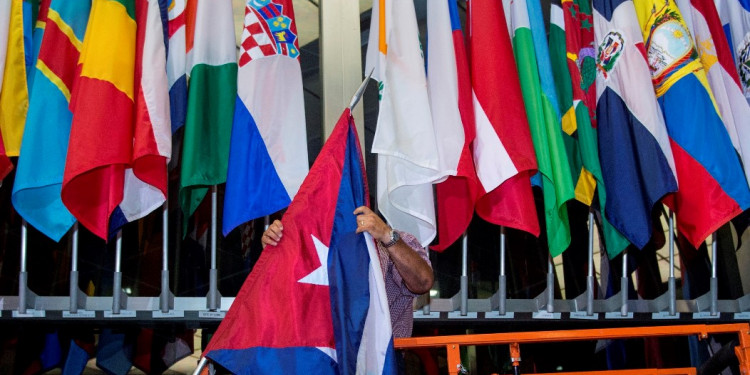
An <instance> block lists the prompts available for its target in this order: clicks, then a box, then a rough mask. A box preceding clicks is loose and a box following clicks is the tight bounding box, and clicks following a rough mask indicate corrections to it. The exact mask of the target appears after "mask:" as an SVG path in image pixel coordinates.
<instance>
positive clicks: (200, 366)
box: [193, 356, 208, 375]
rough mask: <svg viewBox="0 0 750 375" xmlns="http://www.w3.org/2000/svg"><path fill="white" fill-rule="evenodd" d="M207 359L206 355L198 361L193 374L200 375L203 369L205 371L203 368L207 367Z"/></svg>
mask: <svg viewBox="0 0 750 375" xmlns="http://www.w3.org/2000/svg"><path fill="white" fill-rule="evenodd" d="M207 361H208V360H207V359H206V357H205V356H203V357H201V360H200V361H199V362H198V367H196V368H195V370H194V371H193V375H200V373H201V371H203V368H204V367H206V362H207Z"/></svg>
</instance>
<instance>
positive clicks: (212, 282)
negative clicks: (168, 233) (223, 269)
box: [208, 185, 219, 311]
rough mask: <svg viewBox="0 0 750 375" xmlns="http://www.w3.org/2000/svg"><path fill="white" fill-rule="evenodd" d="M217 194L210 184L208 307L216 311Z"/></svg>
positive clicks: (215, 188) (217, 307)
mask: <svg viewBox="0 0 750 375" xmlns="http://www.w3.org/2000/svg"><path fill="white" fill-rule="evenodd" d="M217 196H218V189H217V187H216V185H213V186H211V270H210V271H209V279H208V309H209V310H210V311H216V310H218V309H219V303H218V301H217V300H218V294H219V293H218V290H217V289H218V287H217V283H218V281H217V275H218V272H217V270H216V236H217V232H216V217H217V216H218V215H217V203H216V201H217Z"/></svg>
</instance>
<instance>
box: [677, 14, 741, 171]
mask: <svg viewBox="0 0 750 375" xmlns="http://www.w3.org/2000/svg"><path fill="white" fill-rule="evenodd" d="M677 6H678V7H679V8H680V11H681V12H682V14H683V15H684V17H685V23H686V24H687V26H688V28H689V29H690V33H691V35H692V36H693V38H694V40H695V46H696V47H697V49H698V54H699V55H700V58H701V62H702V63H703V68H704V69H705V70H706V75H707V76H708V83H709V85H710V86H711V92H712V93H713V94H714V99H715V101H716V106H717V107H719V112H720V113H721V119H722V120H723V122H724V127H725V128H726V129H727V133H728V134H729V139H731V140H732V145H733V146H734V149H735V151H736V152H737V154H738V155H739V156H740V158H741V159H742V161H743V167H744V170H745V177H746V178H747V179H748V181H750V120H748V119H750V103H748V101H747V100H746V99H745V96H744V95H743V94H742V85H741V84H740V77H739V75H738V74H737V69H736V66H735V64H734V60H733V59H732V50H731V48H730V47H729V43H728V42H727V39H726V38H725V34H724V29H723V28H722V26H721V19H720V18H719V14H718V12H717V10H716V6H715V5H714V2H713V1H712V0H678V1H677ZM748 58H750V55H748ZM745 68H747V67H745ZM748 73H750V71H748ZM745 79H750V76H746V78H745Z"/></svg>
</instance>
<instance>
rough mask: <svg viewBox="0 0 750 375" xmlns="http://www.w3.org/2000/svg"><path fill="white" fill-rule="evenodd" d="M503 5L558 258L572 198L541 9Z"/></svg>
mask: <svg viewBox="0 0 750 375" xmlns="http://www.w3.org/2000/svg"><path fill="white" fill-rule="evenodd" d="M503 6H504V7H505V9H506V11H507V12H506V13H505V14H506V18H508V20H507V21H508V25H509V28H510V34H511V35H512V39H513V51H514V54H515V56H516V66H517V67H518V75H519V78H520V81H521V91H522V92H523V100H524V105H525V107H526V115H527V116H528V120H529V126H530V128H531V137H532V139H533V142H534V150H535V152H536V158H537V163H538V166H539V172H540V173H541V177H542V184H541V185H542V191H543V194H544V218H545V222H546V229H547V242H548V245H549V251H550V254H551V255H552V256H553V257H554V256H557V255H560V254H562V252H563V251H565V250H566V249H567V248H568V246H569V245H570V224H569V222H568V209H567V206H566V202H567V201H568V200H571V199H573V198H574V197H575V195H574V191H573V181H572V177H571V172H570V164H569V162H568V155H567V153H566V151H565V145H564V143H563V139H562V132H561V131H560V121H561V120H560V110H559V108H558V101H557V95H556V93H555V88H554V79H553V78H552V70H551V67H550V61H549V51H548V47H547V40H546V32H545V29H544V23H543V21H542V19H541V17H542V15H541V5H540V4H539V0H528V3H527V1H526V0H512V1H511V0H504V1H503ZM530 17H533V19H532V18H530ZM532 21H533V22H532ZM532 25H533V26H534V28H533V29H532Z"/></svg>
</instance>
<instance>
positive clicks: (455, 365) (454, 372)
mask: <svg viewBox="0 0 750 375" xmlns="http://www.w3.org/2000/svg"><path fill="white" fill-rule="evenodd" d="M445 349H447V350H448V358H447V360H448V373H449V374H450V375H458V373H459V369H460V366H461V349H460V347H459V346H458V345H446V346H445Z"/></svg>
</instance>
